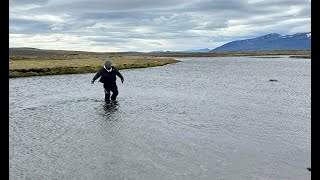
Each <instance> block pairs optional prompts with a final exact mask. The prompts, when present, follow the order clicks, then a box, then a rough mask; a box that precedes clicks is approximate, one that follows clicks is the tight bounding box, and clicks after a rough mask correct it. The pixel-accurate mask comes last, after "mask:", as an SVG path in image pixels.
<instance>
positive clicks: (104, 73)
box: [91, 61, 124, 101]
mask: <svg viewBox="0 0 320 180" xmlns="http://www.w3.org/2000/svg"><path fill="white" fill-rule="evenodd" d="M111 65H112V63H111V61H106V62H105V63H104V67H103V68H101V69H100V70H99V71H98V72H97V73H96V75H95V76H94V77H93V78H92V80H91V83H92V84H93V83H94V81H95V80H96V79H98V78H99V77H100V76H101V78H100V80H99V82H101V83H103V87H104V92H105V100H106V101H110V91H111V92H112V96H111V100H116V98H117V96H118V94H119V92H118V87H117V84H116V79H117V78H116V76H118V77H119V78H120V79H121V82H122V83H123V81H124V79H123V76H122V75H121V73H120V72H119V70H118V69H117V68H115V67H114V66H111Z"/></svg>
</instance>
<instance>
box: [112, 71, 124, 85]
mask: <svg viewBox="0 0 320 180" xmlns="http://www.w3.org/2000/svg"><path fill="white" fill-rule="evenodd" d="M114 71H115V74H116V75H117V76H118V77H119V78H120V79H121V82H122V83H123V81H124V78H123V76H122V74H121V73H120V72H119V70H118V69H117V68H114Z"/></svg>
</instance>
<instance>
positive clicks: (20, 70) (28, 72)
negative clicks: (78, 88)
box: [9, 57, 180, 78]
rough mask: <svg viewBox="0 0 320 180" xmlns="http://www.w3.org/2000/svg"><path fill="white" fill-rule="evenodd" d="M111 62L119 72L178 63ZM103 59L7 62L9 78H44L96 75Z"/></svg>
mask: <svg viewBox="0 0 320 180" xmlns="http://www.w3.org/2000/svg"><path fill="white" fill-rule="evenodd" d="M108 59H109V60H111V61H112V62H113V66H115V67H116V68H118V69H119V70H124V69H136V68H148V67H156V66H164V65H167V64H173V63H178V62H180V61H179V60H175V59H172V58H165V59H160V58H153V57H144V58H141V57H140V58H132V57H117V58H108ZM104 61H105V60H104V59H101V58H100V59H97V58H87V57H84V58H79V59H66V58H61V59H59V58H48V59H46V58H38V57H19V58H16V59H14V58H12V59H11V60H9V78H20V77H31V76H46V75H63V74H86V73H96V72H97V71H99V69H100V68H102V67H103V63H104Z"/></svg>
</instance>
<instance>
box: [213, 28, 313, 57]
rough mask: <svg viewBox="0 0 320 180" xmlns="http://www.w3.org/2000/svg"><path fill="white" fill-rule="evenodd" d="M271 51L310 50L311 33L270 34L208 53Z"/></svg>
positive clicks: (237, 42) (234, 42)
mask: <svg viewBox="0 0 320 180" xmlns="http://www.w3.org/2000/svg"><path fill="white" fill-rule="evenodd" d="M272 50H311V32H305V33H296V34H293V35H284V36H282V35H280V34H277V33H271V34H267V35H264V36H260V37H256V38H252V39H245V40H238V41H232V42H229V43H226V44H224V45H222V46H220V47H217V48H215V49H212V50H211V51H209V52H231V51H240V52H241V51H272Z"/></svg>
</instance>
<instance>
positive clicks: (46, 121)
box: [9, 56, 311, 180]
mask: <svg viewBox="0 0 320 180" xmlns="http://www.w3.org/2000/svg"><path fill="white" fill-rule="evenodd" d="M179 59H180V60H182V61H181V62H179V63H176V64H171V65H166V66H161V67H153V68H145V69H131V70H122V71H120V72H121V73H122V75H123V76H124V78H125V81H124V83H123V84H122V83H121V82H120V81H119V80H120V79H118V81H117V82H118V89H119V95H118V98H117V101H116V102H113V103H110V104H107V103H105V102H104V91H103V87H102V84H101V83H99V82H98V81H96V82H95V84H91V83H90V81H91V79H92V77H93V76H94V74H80V75H79V74H78V75H56V76H43V77H28V78H15V79H10V80H9V85H10V91H9V93H10V96H9V100H10V101H9V103H10V104H9V109H10V112H9V117H10V119H9V133H10V134H9V135H10V139H9V140H10V141H9V168H10V169H9V170H10V172H9V175H10V176H9V177H10V179H12V180H13V179H19V180H20V179H68V180H71V179H90V180H91V179H92V180H100V179H110V180H117V179H137V180H141V179H142V180H144V179H145V180H149V179H157V180H158V179H299V180H301V179H310V177H311V172H310V171H308V170H307V167H310V165H311V138H310V135H311V132H310V131H311V130H310V129H311V125H310V124H311V123H310V119H311V112H310V111H311V60H310V59H296V58H289V57H287V56H281V57H279V58H268V57H214V58H213V57H210V58H204V57H201V58H197V57H196V58H179ZM271 79H272V80H277V81H270V80H271Z"/></svg>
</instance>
